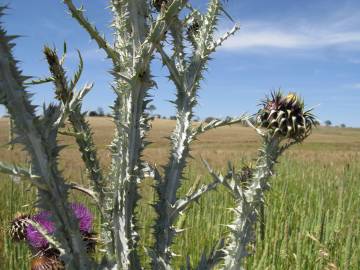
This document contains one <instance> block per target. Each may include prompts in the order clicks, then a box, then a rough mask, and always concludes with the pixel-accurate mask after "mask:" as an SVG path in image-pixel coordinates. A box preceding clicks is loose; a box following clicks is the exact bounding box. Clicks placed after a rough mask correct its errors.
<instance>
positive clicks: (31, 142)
mask: <svg viewBox="0 0 360 270" xmlns="http://www.w3.org/2000/svg"><path fill="white" fill-rule="evenodd" d="M3 9H4V8H1V9H0V13H1V12H2V11H3ZM12 39H13V37H10V36H7V35H6V32H5V31H4V30H3V28H2V27H1V28H0V70H1V73H0V102H1V103H2V104H3V105H5V106H6V107H7V109H8V111H9V113H10V115H11V116H12V117H13V119H14V122H15V127H16V129H15V132H16V135H17V138H16V139H15V140H16V141H17V142H20V143H22V144H23V145H24V146H25V148H26V150H27V151H28V152H29V154H30V156H31V159H32V164H33V167H32V170H33V171H34V173H35V174H36V175H39V177H40V178H39V180H38V181H39V182H40V183H41V184H42V185H43V186H44V187H45V188H44V189H39V192H38V206H39V207H40V208H42V209H47V210H51V211H52V212H53V213H54V221H55V224H56V226H57V233H56V234H55V237H56V239H57V240H58V241H59V243H60V245H61V247H60V248H61V249H62V250H64V254H62V259H63V260H64V262H65V263H66V266H67V268H68V269H91V261H90V258H89V257H88V255H87V254H86V251H85V248H84V244H83V242H82V239H81V236H80V233H79V228H78V224H77V221H76V219H75V218H74V216H73V214H72V212H71V211H70V208H69V205H68V202H67V196H68V190H69V186H68V185H67V184H66V183H65V182H64V179H63V178H62V177H61V175H60V172H59V171H58V169H57V155H58V152H59V151H60V148H59V147H58V145H57V143H56V134H57V128H58V126H57V123H58V120H59V113H62V112H61V110H59V108H57V107H54V106H50V107H49V108H48V109H47V110H46V111H45V112H44V116H43V117H42V118H39V117H37V116H35V112H34V109H35V108H34V106H32V105H31V103H30V101H29V94H28V93H27V92H26V90H25V89H24V86H23V84H24V81H25V80H26V79H27V78H26V77H24V76H22V75H21V72H20V71H19V70H18V68H17V67H16V63H17V62H16V61H15V60H14V58H13V56H12V54H11V48H12V47H13V46H14V44H13V43H11V40H12ZM60 119H61V117H60ZM54 202H55V203H54Z"/></svg>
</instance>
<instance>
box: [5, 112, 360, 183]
mask: <svg viewBox="0 0 360 270" xmlns="http://www.w3.org/2000/svg"><path fill="white" fill-rule="evenodd" d="M89 122H90V124H91V126H92V128H93V132H94V140H95V143H96V145H97V147H98V151H99V157H100V160H101V162H102V164H103V166H105V167H106V166H108V165H109V162H110V153H109V151H108V149H107V146H108V145H109V144H110V142H111V140H112V136H113V130H114V125H113V122H112V121H111V119H110V118H106V117H91V118H89ZM174 125H175V121H172V120H155V121H154V122H153V129H152V130H151V132H150V133H149V135H148V141H150V142H153V143H152V144H151V145H150V146H149V147H148V148H147V149H146V150H145V152H144V158H145V159H146V160H148V161H150V162H153V163H156V164H160V165H161V164H164V163H165V162H166V160H167V157H168V154H169V140H168V139H167V137H168V136H169V135H170V134H171V131H172V129H173V127H174ZM7 141H8V119H5V118H2V119H0V146H2V147H0V157H1V160H3V161H8V162H16V163H18V162H20V163H26V162H27V158H26V155H25V154H24V153H23V152H22V151H21V150H20V147H19V146H17V147H16V148H15V150H14V151H8V150H7V146H6V145H5V144H6V143H7ZM59 143H60V144H65V145H68V147H67V148H66V149H65V150H64V151H63V152H62V154H61V163H60V164H61V166H62V168H64V174H65V176H66V177H71V178H73V179H79V178H80V177H81V173H82V172H83V171H84V166H83V164H82V161H81V159H80V154H79V152H78V148H77V146H76V144H75V141H74V140H73V138H70V137H64V136H60V137H59ZM258 146H259V139H258V136H256V134H255V132H254V130H252V129H251V128H247V127H242V126H240V125H235V126H231V127H224V128H220V129H217V130H213V131H210V132H208V133H206V134H204V135H202V136H200V138H199V140H198V141H196V142H194V144H193V145H192V148H191V149H192V151H191V155H192V156H193V157H194V158H195V160H199V157H200V156H201V157H204V158H205V159H207V160H208V161H210V162H211V163H212V164H214V166H216V167H222V166H224V165H225V164H226V162H227V161H228V160H236V161H239V160H242V159H249V158H252V157H255V155H256V151H257V147H258ZM294 151H296V157H297V158H298V159H302V160H308V161H309V160H312V161H314V162H319V163H324V164H332V163H339V162H340V163H342V164H343V163H346V162H347V161H349V159H352V158H353V157H354V156H358V155H359V153H360V129H351V128H346V129H344V128H325V127H320V128H317V129H315V130H314V132H313V134H312V135H311V136H310V138H308V139H307V140H306V142H305V143H303V144H302V145H299V146H296V147H295V148H293V150H292V152H294Z"/></svg>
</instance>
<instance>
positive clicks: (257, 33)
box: [223, 12, 360, 50]
mask: <svg viewBox="0 0 360 270" xmlns="http://www.w3.org/2000/svg"><path fill="white" fill-rule="evenodd" d="M353 15H354V14H350V13H349V12H338V13H336V14H334V16H332V17H331V16H330V17H331V18H328V19H327V20H321V17H319V20H318V21H310V20H307V18H298V19H296V18H295V19H294V18H291V19H284V20H282V21H281V22H279V21H278V22H277V23H274V22H272V21H269V22H267V21H247V22H246V21H244V22H242V23H241V29H240V31H239V32H238V33H237V34H236V35H235V36H234V37H231V38H229V40H227V41H226V42H225V43H224V46H223V49H227V50H244V49H256V48H280V49H317V48H325V47H330V46H338V47H339V46H340V47H344V48H351V49H360V30H358V29H359V26H360V16H355V15H354V16H353ZM356 15H359V14H356Z"/></svg>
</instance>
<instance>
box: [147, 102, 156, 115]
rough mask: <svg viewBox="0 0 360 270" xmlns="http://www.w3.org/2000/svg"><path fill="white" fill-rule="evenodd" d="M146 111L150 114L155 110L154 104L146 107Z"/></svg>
mask: <svg viewBox="0 0 360 270" xmlns="http://www.w3.org/2000/svg"><path fill="white" fill-rule="evenodd" d="M148 111H149V112H150V114H153V113H154V111H156V107H155V105H154V104H151V105H150V106H149V107H148Z"/></svg>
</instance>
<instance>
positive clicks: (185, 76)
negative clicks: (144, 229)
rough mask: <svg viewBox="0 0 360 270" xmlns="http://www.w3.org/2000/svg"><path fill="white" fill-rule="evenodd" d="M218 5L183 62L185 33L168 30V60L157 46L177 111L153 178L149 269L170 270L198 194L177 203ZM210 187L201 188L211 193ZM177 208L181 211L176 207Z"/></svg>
mask: <svg viewBox="0 0 360 270" xmlns="http://www.w3.org/2000/svg"><path fill="white" fill-rule="evenodd" d="M220 8H221V4H220V2H219V1H217V0H213V1H211V2H210V4H209V9H208V12H207V13H206V14H205V15H204V16H203V17H202V22H201V27H200V29H199V31H198V33H195V38H194V44H195V46H194V47H195V48H194V50H193V54H192V55H191V56H190V57H189V58H188V59H186V60H184V59H185V53H184V45H183V44H182V42H183V39H182V38H180V33H183V32H184V30H181V29H171V30H172V31H171V33H172V35H173V38H174V43H175V45H174V54H173V55H172V56H168V54H167V53H166V52H165V51H164V49H163V47H162V45H159V46H158V52H159V53H160V55H161V57H162V60H163V63H164V65H166V66H167V68H168V70H169V73H170V76H169V78H170V79H171V80H172V81H173V82H174V84H175V86H176V88H177V98H176V100H175V101H174V104H175V105H176V109H177V117H176V126H175V129H174V131H173V133H172V135H171V145H172V146H171V155H170V157H169V162H168V163H167V165H166V166H165V175H164V176H163V177H162V176H160V174H156V176H155V180H156V182H157V184H156V191H157V193H158V196H159V200H158V202H157V203H156V204H155V210H156V212H157V214H158V217H157V219H156V223H155V227H154V228H155V244H154V247H153V250H154V254H155V255H154V256H153V258H152V267H153V268H154V269H171V258H172V257H173V253H172V251H171V248H170V247H171V245H172V243H173V239H174V236H175V235H176V233H177V230H176V228H175V226H174V222H175V221H176V219H177V217H178V215H179V214H180V212H181V210H182V209H184V207H186V205H187V204H188V203H189V202H192V201H194V200H195V199H196V198H198V196H200V194H202V193H204V192H202V190H199V191H198V193H195V194H193V196H192V197H191V198H190V199H189V198H187V199H185V200H181V201H178V198H177V196H176V193H177V191H178V189H179V187H180V186H181V180H182V178H183V176H182V174H183V171H184V168H185V165H186V159H187V157H188V155H189V150H190V149H189V146H190V143H191V141H192V140H193V138H194V136H193V133H194V130H193V127H192V117H193V109H194V107H195V105H196V104H197V100H196V99H197V90H198V89H199V87H200V81H201V79H202V74H203V71H204V70H205V69H206V64H207V62H208V60H209V55H210V53H211V51H210V50H209V45H210V44H212V42H213V33H214V30H215V27H216V23H217V20H218V16H219V13H220ZM175 22H176V25H177V26H178V27H185V23H184V22H182V23H180V22H179V19H177V21H175ZM212 188H213V187H212V186H209V187H204V189H205V190H206V191H207V190H211V189H212ZM179 206H180V207H179Z"/></svg>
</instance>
